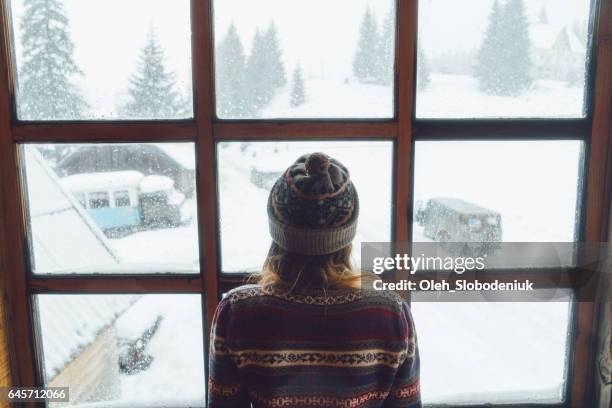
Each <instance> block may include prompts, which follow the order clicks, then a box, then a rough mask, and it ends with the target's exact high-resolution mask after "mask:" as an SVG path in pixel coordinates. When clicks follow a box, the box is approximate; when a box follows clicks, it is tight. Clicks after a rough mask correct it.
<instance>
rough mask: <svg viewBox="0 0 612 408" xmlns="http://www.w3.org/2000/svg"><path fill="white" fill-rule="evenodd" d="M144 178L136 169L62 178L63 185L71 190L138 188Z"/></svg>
mask: <svg viewBox="0 0 612 408" xmlns="http://www.w3.org/2000/svg"><path fill="white" fill-rule="evenodd" d="M143 178H144V174H142V173H141V172H139V171H134V170H127V171H110V172H105V173H84V174H75V175H72V176H68V177H64V178H62V185H63V186H64V187H66V188H67V189H68V190H69V191H71V192H77V191H99V190H112V189H117V188H122V187H123V188H127V187H134V188H136V187H138V185H139V183H140V182H141V180H142V179H143Z"/></svg>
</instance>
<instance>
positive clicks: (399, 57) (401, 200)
mask: <svg viewBox="0 0 612 408" xmlns="http://www.w3.org/2000/svg"><path fill="white" fill-rule="evenodd" d="M397 10H398V12H397V25H396V26H397V37H396V43H397V46H396V63H395V75H396V81H395V82H396V88H397V89H396V91H395V92H396V95H397V96H396V105H397V106H396V115H397V120H398V127H397V142H396V150H395V240H397V241H408V239H409V237H410V225H409V222H408V221H409V220H408V218H409V214H408V209H409V208H410V199H411V195H412V191H411V188H410V170H411V168H412V115H413V111H414V94H415V93H414V83H415V80H414V79H415V78H414V76H415V70H414V66H415V63H414V62H415V54H416V53H415V45H416V35H417V0H398V8H397Z"/></svg>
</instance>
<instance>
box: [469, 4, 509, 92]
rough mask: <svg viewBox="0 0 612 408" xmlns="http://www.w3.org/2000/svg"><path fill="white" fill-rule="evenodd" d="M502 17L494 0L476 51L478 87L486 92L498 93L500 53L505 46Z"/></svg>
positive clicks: (498, 5)
mask: <svg viewBox="0 0 612 408" xmlns="http://www.w3.org/2000/svg"><path fill="white" fill-rule="evenodd" d="M502 17H503V16H502V8H501V6H500V4H499V1H498V0H495V1H494V3H493V7H492V9H491V14H490V15H489V22H488V26H487V29H486V31H485V33H484V39H483V41H482V45H481V46H480V50H479V51H478V60H477V61H478V62H477V66H476V78H477V79H478V82H479V84H480V88H481V89H482V90H483V91H485V92H487V93H499V92H498V89H499V86H500V82H501V78H500V73H501V65H502V59H501V54H502V53H503V48H504V46H505V44H504V38H505V36H504V33H503V29H504V25H503V23H502Z"/></svg>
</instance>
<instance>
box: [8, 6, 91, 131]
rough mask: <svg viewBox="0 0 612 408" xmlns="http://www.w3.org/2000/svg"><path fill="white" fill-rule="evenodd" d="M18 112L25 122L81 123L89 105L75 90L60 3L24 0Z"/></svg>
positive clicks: (71, 50) (70, 49)
mask: <svg viewBox="0 0 612 408" xmlns="http://www.w3.org/2000/svg"><path fill="white" fill-rule="evenodd" d="M23 5H24V14H23V18H22V19H21V33H22V36H21V42H22V45H23V55H22V58H21V64H20V67H19V68H20V69H19V94H18V102H19V103H18V109H19V116H20V118H22V119H39V120H57V119H79V118H81V117H82V116H83V112H84V110H85V109H87V103H86V102H85V99H84V98H83V97H82V95H81V94H80V92H79V90H78V88H77V87H76V86H75V84H74V82H73V80H74V79H75V77H78V76H80V75H83V73H82V72H81V70H80V69H79V67H78V66H77V64H76V62H75V61H74V57H73V53H74V43H73V42H72V39H71V37H70V29H69V21H68V17H67V16H66V13H65V11H64V6H63V4H62V2H61V1H60V0H24V4H23Z"/></svg>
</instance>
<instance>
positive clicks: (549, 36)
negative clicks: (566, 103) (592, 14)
mask: <svg viewBox="0 0 612 408" xmlns="http://www.w3.org/2000/svg"><path fill="white" fill-rule="evenodd" d="M530 37H531V41H532V44H533V47H532V52H531V60H532V64H533V71H532V74H533V77H534V78H536V79H549V80H556V81H563V82H568V83H569V84H576V83H577V81H579V80H580V78H581V75H583V73H584V70H585V61H584V55H585V48H586V43H585V42H586V38H578V36H577V35H576V34H575V33H574V32H573V30H568V29H567V28H566V27H558V26H555V25H553V24H551V23H549V21H548V17H547V15H546V10H545V9H542V12H541V13H540V17H539V19H538V21H537V22H536V23H533V24H531V25H530Z"/></svg>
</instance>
